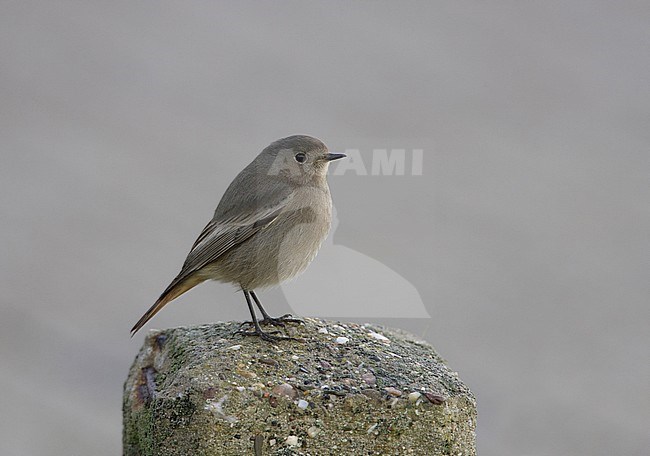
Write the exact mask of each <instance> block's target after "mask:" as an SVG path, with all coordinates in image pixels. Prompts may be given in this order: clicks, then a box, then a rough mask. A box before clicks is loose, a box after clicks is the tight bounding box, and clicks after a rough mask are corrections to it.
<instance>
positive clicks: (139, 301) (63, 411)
mask: <svg viewBox="0 0 650 456" xmlns="http://www.w3.org/2000/svg"><path fill="white" fill-rule="evenodd" d="M649 12H650V8H649V7H648V3H647V1H620V2H597V1H576V0H572V1H569V2H566V1H545V2H518V1H487V2H477V1H471V2H463V1H460V2H459V1H445V2H442V1H435V2H397V1H394V2H378V1H372V2H365V1H358V2H336V1H327V2H309V3H306V2H264V3H262V2H259V3H257V2H255V3H252V2H234V1H233V2H212V1H204V2H196V1H193V2H180V1H177V2H163V1H156V2H153V1H151V2H122V1H113V2H75V1H70V2H62V1H41V2H33V1H24V0H23V1H6V0H5V1H2V2H1V3H0V57H1V58H0V94H1V109H0V116H1V120H0V129H1V130H0V133H1V134H0V141H1V146H2V166H1V167H0V179H1V180H0V202H1V208H2V212H1V220H2V223H1V225H0V236H1V246H2V261H1V263H0V264H1V267H2V270H1V274H0V286H1V290H2V295H1V298H0V299H1V308H0V312H1V313H0V357H1V358H0V362H1V370H0V388H1V390H2V394H1V395H0V410H1V412H0V453H1V454H3V455H115V454H119V453H120V451H121V412H120V408H121V395H122V391H121V389H122V383H123V381H124V379H125V377H126V374H127V370H128V367H129V365H130V363H131V361H132V359H133V357H134V356H135V354H136V353H137V350H138V349H139V346H140V344H141V341H142V337H143V334H142V333H141V334H138V335H137V337H136V338H134V339H133V340H132V339H129V335H128V331H129V328H130V327H131V326H132V324H133V323H134V322H135V321H136V320H137V319H138V317H140V315H141V314H142V313H143V312H144V310H146V308H148V307H149V306H150V305H151V303H152V302H153V301H154V300H155V298H156V297H157V296H158V295H159V293H160V292H161V291H162V290H163V288H164V287H165V286H166V285H167V284H168V282H169V281H170V280H171V279H172V278H173V276H174V275H175V274H176V273H177V272H178V270H179V268H180V266H181V263H182V261H183V259H184V258H185V255H186V253H187V251H188V250H189V248H190V246H191V244H192V242H193V241H194V239H195V237H196V236H197V235H198V233H199V232H200V230H201V229H202V228H203V226H204V224H205V223H206V222H207V221H208V220H209V219H210V217H211V216H212V211H213V210H214V208H215V206H216V204H217V202H218V200H219V198H220V196H221V194H222V192H223V191H224V190H225V188H226V187H227V185H228V184H229V183H230V181H231V179H232V178H233V177H234V176H235V175H236V174H237V172H239V170H241V169H242V168H243V167H244V166H245V165H246V164H247V163H248V162H249V161H250V160H251V159H252V158H253V157H254V156H255V155H256V154H257V153H258V152H259V151H260V150H261V149H262V148H263V147H264V146H266V145H267V144H268V143H269V142H271V141H272V140H274V139H277V138H280V137H283V136H287V135H289V134H294V133H306V134H311V135H314V136H317V137H319V138H321V139H323V140H324V141H325V142H326V143H327V144H328V145H329V146H330V149H332V150H339V151H342V150H345V149H359V151H360V153H361V155H362V156H363V157H364V159H366V158H367V159H368V160H370V158H371V157H372V150H373V149H376V148H387V149H392V148H402V149H407V151H409V150H411V149H413V148H419V149H423V150H424V159H423V175H422V176H409V175H406V176H359V175H356V174H355V173H352V172H348V173H344V174H343V175H340V176H339V175H332V176H331V177H330V186H331V188H332V194H333V198H334V201H335V204H336V207H337V210H338V218H339V220H340V221H339V226H338V228H337V230H336V232H335V234H334V236H333V243H330V245H329V246H326V248H331V245H334V246H343V247H345V248H346V249H348V250H346V251H347V252H350V251H354V252H358V253H359V254H360V255H365V256H366V257H368V258H372V259H374V260H376V261H378V262H381V263H382V264H383V265H385V266H386V267H387V268H390V269H391V270H392V271H395V273H396V274H399V275H400V276H401V277H403V278H404V280H406V281H408V282H409V283H411V284H412V285H413V286H414V287H415V288H416V289H417V291H418V292H419V295H420V297H421V299H422V302H423V303H424V305H425V306H426V309H427V312H428V314H430V315H431V318H374V317H373V313H372V308H368V314H367V316H366V318H362V319H358V321H370V322H378V323H382V324H386V325H390V326H397V327H401V328H404V329H407V330H409V331H412V332H414V333H416V334H417V335H419V336H421V337H423V338H424V339H426V340H428V341H430V342H431V343H433V344H434V345H435V347H436V348H437V349H438V350H439V351H440V353H441V354H442V355H443V356H444V357H445V358H446V359H448V361H449V363H450V365H451V366H452V368H453V369H455V370H457V371H458V372H459V373H460V376H461V377H462V378H463V379H464V380H465V381H466V382H467V383H468V384H469V386H470V387H471V388H472V390H473V391H474V392H475V394H476V396H477V399H478V405H479V422H478V450H479V453H480V454H481V455H534V456H542V455H560V454H567V455H568V454H580V455H583V454H584V455H612V454H617V455H645V454H647V449H648V447H650V437H649V434H648V426H649V423H650V394H649V391H648V384H649V378H650V375H649V374H650V363H649V362H648V361H649V360H650V353H649V351H650V349H649V346H650V343H649V342H650V341H649V337H648V321H649V318H648V317H649V316H650V315H649V313H650V311H649V306H648V299H649V297H650V281H649V280H648V278H649V277H648V276H649V266H650V265H649V258H650V242H649V233H650V194H649V186H648V184H649V176H650V153H649V151H648V143H649V139H650V133H649V132H650V128H648V121H649V120H650V116H649V107H650V93H649V87H650V71H649V70H650V59H648V49H650V39H649V38H650V29H649V28H648V24H649V23H650V13H649ZM366 165H367V166H368V167H370V162H369V161H368V163H367V164H366ZM316 261H318V259H317V260H316ZM358 273H359V274H362V273H363V271H358ZM299 280H300V279H297V281H299ZM333 286H336V287H341V286H345V287H354V280H353V278H352V280H350V281H348V282H346V283H345V284H336V285H334V284H330V283H322V284H321V287H322V288H321V289H319V290H317V291H316V292H317V293H321V294H326V293H327V289H328V287H333ZM372 291H373V290H372V289H368V290H367V292H368V293H372ZM261 296H262V299H264V302H265V303H266V306H267V308H268V309H269V310H272V311H273V313H281V312H284V311H287V310H291V309H290V307H289V304H288V302H287V301H288V300H287V299H285V297H284V295H283V293H282V292H281V291H280V290H273V291H270V292H263V293H261ZM380 298H381V297H380V296H378V297H377V299H380ZM401 305H403V304H402V303H399V302H395V303H394V306H395V307H396V308H399V307H400V306H401ZM247 317H248V314H247V310H246V308H245V305H244V302H243V299H242V297H241V295H240V294H237V293H235V290H234V289H233V288H232V287H230V286H227V285H222V284H215V283H210V284H204V285H202V286H201V287H198V288H196V289H195V290H192V291H191V292H190V293H188V294H187V295H185V296H183V297H182V298H180V299H178V300H177V301H175V302H173V303H172V304H171V305H169V306H168V307H167V308H165V310H164V311H163V312H162V313H160V314H159V316H157V317H156V318H155V319H154V320H153V321H152V323H151V324H149V325H148V326H147V328H145V329H149V328H152V327H169V326H179V325H188V324H196V323H202V322H209V321H216V320H230V319H238V320H242V319H245V318H247ZM355 321H357V320H355ZM144 332H146V331H143V333H144Z"/></svg>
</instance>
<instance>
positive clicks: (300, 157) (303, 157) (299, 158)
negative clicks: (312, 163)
mask: <svg viewBox="0 0 650 456" xmlns="http://www.w3.org/2000/svg"><path fill="white" fill-rule="evenodd" d="M294 158H295V159H296V161H297V162H298V163H305V160H307V156H306V155H305V154H303V153H302V152H300V153H299V154H296V156H295V157H294Z"/></svg>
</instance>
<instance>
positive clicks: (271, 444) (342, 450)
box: [123, 318, 476, 456]
mask: <svg viewBox="0 0 650 456" xmlns="http://www.w3.org/2000/svg"><path fill="white" fill-rule="evenodd" d="M238 328H239V323H235V322H228V323H215V324H210V325H202V326H195V327H181V328H174V329H167V330H160V331H157V330H154V331H150V333H149V334H148V336H147V338H146V339H145V342H144V345H143V347H142V348H141V350H140V353H139V354H138V356H137V357H136V359H135V361H134V363H133V365H132V367H131V370H130V372H129V376H128V379H127V381H126V383H125V385H124V403H123V414H124V435H123V443H124V454H125V455H126V456H135V455H139V456H147V455H169V456H174V455H188V454H192V455H224V456H227V455H238V456H239V455H278V456H279V455H314V456H315V455H330V454H341V455H352V454H354V455H404V454H414V455H452V454H453V455H464V456H465V455H475V454H476V450H475V433H474V430H475V425H476V402H475V400H474V396H473V395H472V393H471V392H470V391H469V389H468V388H467V387H466V386H465V385H464V384H463V383H462V382H461V380H460V379H459V378H458V376H457V375H456V373H454V372H452V371H451V370H450V369H449V368H448V367H447V366H446V365H445V363H444V361H443V360H442V358H441V357H440V356H439V355H438V354H437V353H436V352H435V350H434V349H433V347H431V346H430V345H429V344H427V343H426V342H422V341H418V340H417V339H415V338H414V337H413V336H412V335H410V334H407V333H404V332H402V331H399V330H395V329H388V328H383V327H380V326H376V325H358V324H352V323H347V324H344V323H337V322H330V321H324V320H318V319H312V318H307V319H305V320H304V323H302V324H299V323H291V324H288V325H287V327H285V328H284V329H283V332H284V333H285V334H289V335H292V336H295V337H297V338H300V339H302V340H301V341H280V342H277V343H269V342H266V341H263V340H260V339H258V338H256V337H247V336H242V335H239V334H236V330H237V329H238ZM270 329H271V328H269V330H270ZM343 340H345V343H341V342H342V341H343Z"/></svg>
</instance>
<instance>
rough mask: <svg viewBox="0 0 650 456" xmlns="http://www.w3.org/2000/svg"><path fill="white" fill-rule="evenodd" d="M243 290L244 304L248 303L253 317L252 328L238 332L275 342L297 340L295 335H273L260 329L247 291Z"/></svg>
mask: <svg viewBox="0 0 650 456" xmlns="http://www.w3.org/2000/svg"><path fill="white" fill-rule="evenodd" d="M243 291H244V296H245V297H246V304H248V310H249V312H250V313H251V318H252V319H253V327H254V328H253V330H252V331H244V330H243V329H240V330H239V331H238V333H239V334H242V335H244V336H258V337H259V338H260V339H263V340H267V341H269V342H275V341H278V340H298V339H296V338H295V337H288V336H275V335H273V334H271V333H267V332H264V331H262V328H261V327H260V323H259V322H258V321H257V317H256V316H255V309H254V308H253V303H252V302H251V298H250V295H249V292H248V291H246V290H243Z"/></svg>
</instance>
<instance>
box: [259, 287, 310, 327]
mask: <svg viewBox="0 0 650 456" xmlns="http://www.w3.org/2000/svg"><path fill="white" fill-rule="evenodd" d="M250 294H251V296H252V297H253V299H254V300H255V305H256V306H257V308H258V309H260V312H262V317H264V318H263V319H262V320H260V324H261V325H264V324H269V325H273V326H284V324H285V323H304V322H303V321H302V320H300V319H299V318H293V315H291V314H286V315H282V316H281V317H275V318H274V317H272V316H270V315H269V314H268V313H266V310H264V307H262V303H261V302H260V300H259V299H257V295H256V294H255V292H254V291H251V292H250Z"/></svg>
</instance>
